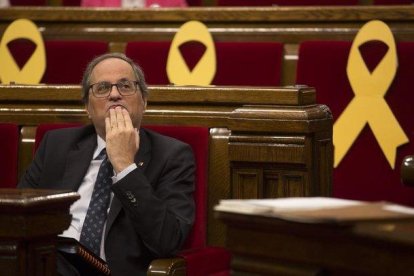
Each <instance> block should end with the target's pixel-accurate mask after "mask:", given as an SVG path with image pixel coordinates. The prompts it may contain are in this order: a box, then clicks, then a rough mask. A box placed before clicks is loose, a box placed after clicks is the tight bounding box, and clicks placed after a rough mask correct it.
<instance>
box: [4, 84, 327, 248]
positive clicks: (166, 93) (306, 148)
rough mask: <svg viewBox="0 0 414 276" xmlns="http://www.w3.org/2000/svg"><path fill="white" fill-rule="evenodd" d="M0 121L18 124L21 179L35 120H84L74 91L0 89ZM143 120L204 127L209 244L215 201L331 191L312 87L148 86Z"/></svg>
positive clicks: (218, 228) (323, 120)
mask: <svg viewBox="0 0 414 276" xmlns="http://www.w3.org/2000/svg"><path fill="white" fill-rule="evenodd" d="M0 122H9V123H10V122H11V123H16V124H18V125H19V126H20V127H21V141H20V158H19V162H20V164H19V168H20V170H19V171H20V174H21V173H23V171H24V170H25V168H26V167H27V165H28V164H29V162H30V161H31V159H32V150H33V142H34V137H35V136H34V134H35V130H36V126H37V125H38V124H39V123H54V122H56V123H62V122H79V123H88V122H89V121H88V117H87V115H86V112H85V111H84V106H83V104H82V103H81V101H80V87H79V86H47V85H38V86H7V85H0ZM143 123H144V124H162V125H201V126H207V127H209V128H210V146H209V175H208V210H209V214H208V215H209V216H208V219H209V221H208V242H209V244H214V245H223V242H224V239H225V235H224V229H223V227H222V225H220V224H219V223H216V222H215V221H214V218H213V216H212V206H214V205H215V204H217V203H218V201H219V200H220V199H225V198H268V197H287V196H319V195H324V196H328V195H330V193H331V187H332V183H331V182H332V155H333V153H332V116H331V114H330V111H329V109H328V107H327V106H325V105H320V104H315V90H314V89H313V88H309V87H279V88H278V87H268V88H259V87H219V86H217V87H216V86H212V87H195V86H194V87H193V86H188V87H184V86H181V87H180V86H150V97H149V102H148V107H147V111H146V113H145V116H144V122H143Z"/></svg>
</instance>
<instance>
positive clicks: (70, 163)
mask: <svg viewBox="0 0 414 276" xmlns="http://www.w3.org/2000/svg"><path fill="white" fill-rule="evenodd" d="M95 147H96V135H88V136H87V137H86V138H85V139H83V140H81V141H80V142H79V143H78V144H77V145H76V146H75V147H74V148H73V149H72V150H71V151H69V152H68V155H67V162H66V169H65V174H64V175H63V178H62V184H63V186H64V187H65V188H67V189H71V190H74V191H77V190H78V188H79V186H80V184H81V183H82V180H83V178H84V176H85V174H86V171H87V170H88V168H89V165H90V163H91V160H92V155H93V151H94V150H95Z"/></svg>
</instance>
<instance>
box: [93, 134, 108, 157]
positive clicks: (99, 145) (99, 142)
mask: <svg viewBox="0 0 414 276" xmlns="http://www.w3.org/2000/svg"><path fill="white" fill-rule="evenodd" d="M96 137H97V139H96V140H97V144H96V149H95V151H94V152H93V158H92V159H95V158H96V157H97V156H98V155H99V153H101V151H102V150H103V149H104V148H106V142H105V141H104V139H102V138H101V137H100V136H99V135H96Z"/></svg>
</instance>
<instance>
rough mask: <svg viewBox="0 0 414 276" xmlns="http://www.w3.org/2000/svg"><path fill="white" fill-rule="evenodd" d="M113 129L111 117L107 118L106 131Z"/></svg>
mask: <svg viewBox="0 0 414 276" xmlns="http://www.w3.org/2000/svg"><path fill="white" fill-rule="evenodd" d="M110 131H111V119H110V118H109V117H106V118H105V132H106V133H109V132H110Z"/></svg>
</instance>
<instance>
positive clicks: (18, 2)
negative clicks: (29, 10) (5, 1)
mask: <svg viewBox="0 0 414 276" xmlns="http://www.w3.org/2000/svg"><path fill="white" fill-rule="evenodd" d="M9 3H10V6H45V5H46V3H47V0H9Z"/></svg>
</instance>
